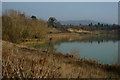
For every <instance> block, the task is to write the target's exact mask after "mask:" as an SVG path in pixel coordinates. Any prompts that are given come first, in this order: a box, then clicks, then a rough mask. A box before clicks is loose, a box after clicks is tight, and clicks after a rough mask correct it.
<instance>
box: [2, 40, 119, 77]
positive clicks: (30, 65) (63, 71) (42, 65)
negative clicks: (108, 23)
mask: <svg viewBox="0 0 120 80" xmlns="http://www.w3.org/2000/svg"><path fill="white" fill-rule="evenodd" d="M2 43H3V45H2V50H3V52H2V74H3V78H120V66H118V65H103V64H100V63H98V62H96V61H94V60H88V59H86V58H84V59H81V58H76V57H74V56H73V57H71V56H70V55H69V56H68V57H66V55H63V54H62V53H54V52H52V51H49V52H43V51H41V50H36V49H30V48H27V47H26V46H22V45H16V44H13V43H9V42H5V41H2ZM6 45H7V46H6Z"/></svg>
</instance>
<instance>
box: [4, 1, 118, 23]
mask: <svg viewBox="0 0 120 80" xmlns="http://www.w3.org/2000/svg"><path fill="white" fill-rule="evenodd" d="M8 9H15V10H20V11H21V12H23V11H24V12H25V13H26V14H27V15H28V16H31V15H35V16H37V18H42V19H44V20H48V18H49V17H55V18H56V19H57V20H62V21H66V20H94V21H99V22H105V23H110V24H114V23H115V24H117V23H118V3H117V2H3V3H2V11H3V12H4V11H5V10H8Z"/></svg>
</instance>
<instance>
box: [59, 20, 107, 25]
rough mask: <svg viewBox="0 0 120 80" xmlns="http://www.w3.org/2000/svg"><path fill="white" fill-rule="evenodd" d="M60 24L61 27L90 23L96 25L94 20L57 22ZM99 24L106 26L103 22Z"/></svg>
mask: <svg viewBox="0 0 120 80" xmlns="http://www.w3.org/2000/svg"><path fill="white" fill-rule="evenodd" d="M59 22H61V24H63V25H67V24H71V25H79V24H82V25H89V24H90V23H93V24H98V22H97V21H94V20H68V21H59ZM100 23H101V24H107V23H103V22H100Z"/></svg>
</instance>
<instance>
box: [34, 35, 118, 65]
mask: <svg viewBox="0 0 120 80" xmlns="http://www.w3.org/2000/svg"><path fill="white" fill-rule="evenodd" d="M119 40H120V38H119V37H118V36H112V37H111V36H107V37H106V36H105V37H104V36H97V37H96V36H89V37H86V38H76V39H74V38H63V39H52V40H51V41H49V40H48V41H46V43H45V44H42V45H39V44H37V45H34V47H35V48H42V49H45V50H46V49H48V50H54V51H56V52H62V53H64V54H66V53H67V52H69V53H79V56H80V57H87V58H89V59H95V60H98V61H99V62H101V63H109V64H114V63H119V64H120V51H118V50H120V49H118V41H119ZM119 44H120V42H119ZM119 48H120V45H119Z"/></svg>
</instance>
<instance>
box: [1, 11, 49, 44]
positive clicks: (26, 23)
mask: <svg viewBox="0 0 120 80" xmlns="http://www.w3.org/2000/svg"><path fill="white" fill-rule="evenodd" d="M2 24H3V25H2V32H3V34H2V39H3V40H6V41H10V42H13V43H20V42H21V41H22V40H25V39H31V38H37V39H43V38H44V37H45V35H46V33H47V32H48V25H47V23H46V22H45V21H43V20H42V19H34V20H33V19H31V18H30V17H26V15H25V13H21V12H20V11H15V10H8V11H6V12H5V13H4V14H3V15H2Z"/></svg>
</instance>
